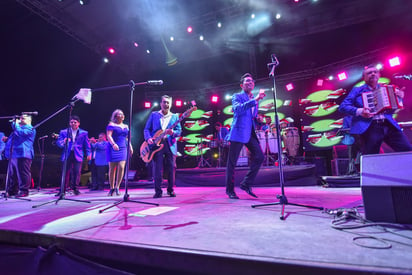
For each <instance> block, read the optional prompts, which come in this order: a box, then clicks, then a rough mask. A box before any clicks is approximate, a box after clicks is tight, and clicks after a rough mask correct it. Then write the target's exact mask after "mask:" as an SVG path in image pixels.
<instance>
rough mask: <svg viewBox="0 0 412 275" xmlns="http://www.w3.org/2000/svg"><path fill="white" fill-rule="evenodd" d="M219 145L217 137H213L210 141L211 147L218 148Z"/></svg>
mask: <svg viewBox="0 0 412 275" xmlns="http://www.w3.org/2000/svg"><path fill="white" fill-rule="evenodd" d="M218 146H219V141H218V140H216V139H213V140H211V141H210V148H217V147H218Z"/></svg>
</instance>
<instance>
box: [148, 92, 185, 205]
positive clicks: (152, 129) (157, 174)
mask: <svg viewBox="0 0 412 275" xmlns="http://www.w3.org/2000/svg"><path fill="white" fill-rule="evenodd" d="M171 105H172V98H171V97H169V96H168V95H164V96H162V98H161V102H160V108H161V110H160V111H156V112H152V113H151V114H150V117H149V119H148V120H147V122H146V126H145V128H144V138H145V140H146V141H147V143H148V144H153V137H154V136H155V135H156V133H158V132H159V130H161V131H163V132H165V133H166V136H165V138H164V139H163V140H162V141H161V143H160V144H163V148H162V149H161V150H160V151H158V152H156V153H155V154H154V156H153V160H152V161H153V171H154V187H155V194H154V196H153V198H161V197H162V188H161V184H162V179H163V177H162V170H163V156H164V158H165V164H166V166H167V171H168V185H167V194H168V195H169V196H170V197H176V193H175V192H174V190H173V187H174V184H175V170H176V166H175V160H176V156H177V144H176V141H177V140H176V138H177V137H179V136H180V135H181V133H182V127H181V126H180V123H177V124H176V126H175V127H174V128H170V127H171V126H173V124H174V123H175V122H177V121H178V120H179V116H178V115H177V114H173V113H172V112H171V111H170V107H171Z"/></svg>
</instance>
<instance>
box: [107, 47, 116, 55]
mask: <svg viewBox="0 0 412 275" xmlns="http://www.w3.org/2000/svg"><path fill="white" fill-rule="evenodd" d="M107 51H108V52H109V53H110V54H115V53H116V50H115V49H114V48H109V49H108V50H107Z"/></svg>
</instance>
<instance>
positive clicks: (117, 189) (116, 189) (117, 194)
mask: <svg viewBox="0 0 412 275" xmlns="http://www.w3.org/2000/svg"><path fill="white" fill-rule="evenodd" d="M114 193H115V194H116V196H119V195H120V192H119V188H115V189H114Z"/></svg>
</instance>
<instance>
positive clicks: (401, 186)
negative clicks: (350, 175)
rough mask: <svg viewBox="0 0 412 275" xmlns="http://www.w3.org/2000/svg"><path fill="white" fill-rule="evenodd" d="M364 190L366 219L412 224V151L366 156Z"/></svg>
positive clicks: (362, 164) (363, 161)
mask: <svg viewBox="0 0 412 275" xmlns="http://www.w3.org/2000/svg"><path fill="white" fill-rule="evenodd" d="M361 188H362V197H363V206H364V208H365V217H366V219H368V220H370V221H374V222H389V223H402V224H412V152H407V153H387V154H377V155H365V156H362V158H361Z"/></svg>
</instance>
